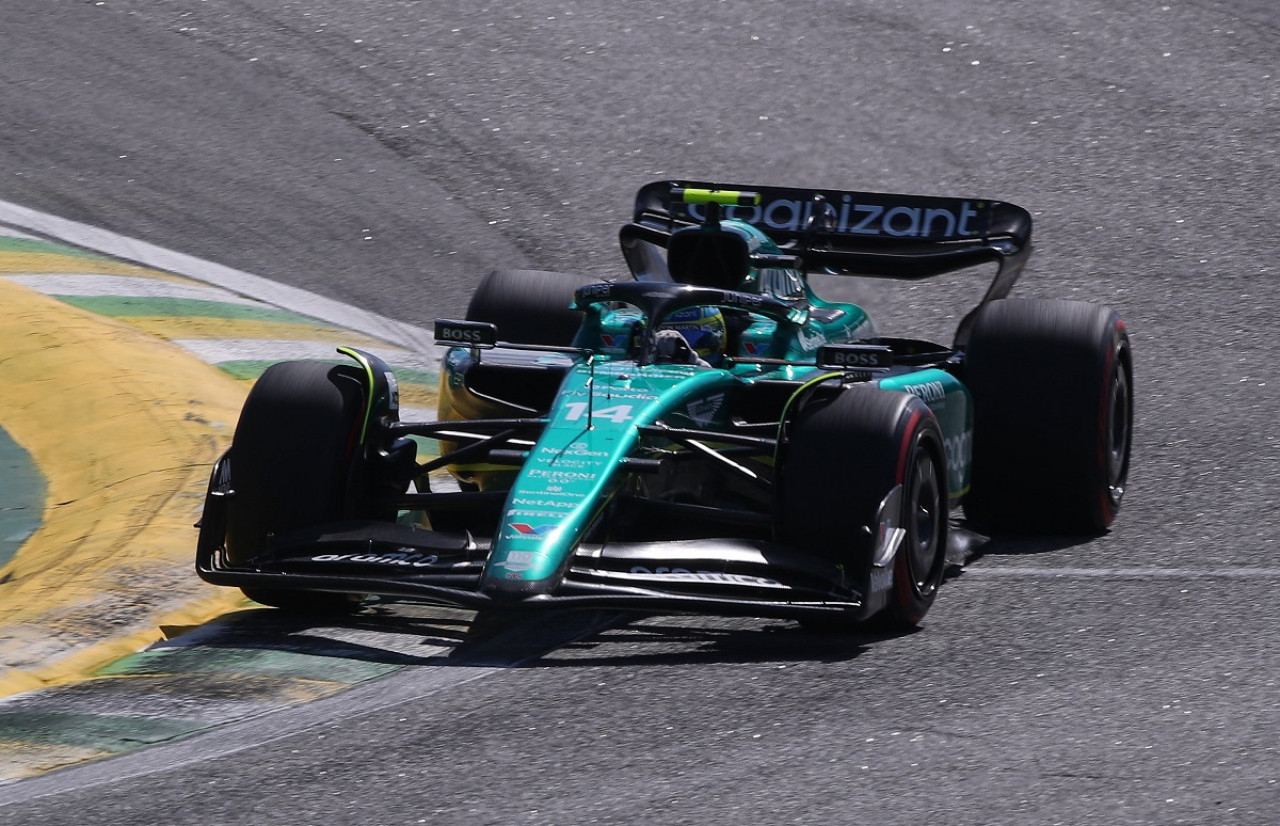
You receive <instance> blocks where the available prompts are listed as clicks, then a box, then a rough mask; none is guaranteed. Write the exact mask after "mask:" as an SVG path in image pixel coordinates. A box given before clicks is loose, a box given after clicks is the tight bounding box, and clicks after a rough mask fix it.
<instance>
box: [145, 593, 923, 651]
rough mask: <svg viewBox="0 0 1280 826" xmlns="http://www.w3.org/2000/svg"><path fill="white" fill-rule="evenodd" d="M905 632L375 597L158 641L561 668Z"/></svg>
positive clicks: (254, 615)
mask: <svg viewBox="0 0 1280 826" xmlns="http://www.w3.org/2000/svg"><path fill="white" fill-rule="evenodd" d="M905 633H907V634H910V633H914V632H910V631H908V632H905ZM903 635H904V633H903V632H893V633H889V632H875V631H864V630H847V631H846V630H831V631H828V630H825V629H822V628H812V627H805V626H802V625H801V624H799V623H797V622H795V621H791V620H763V619H743V620H733V619H726V618H721V617H714V616H707V617H702V616H684V617H682V616H670V615H666V616H659V615H649V614H640V613H633V612H625V613H624V612H613V611H585V610H546V611H539V612H536V613H530V612H496V611H495V612H482V613H479V614H475V613H472V612H469V611H463V610H456V609H449V608H442V607H437V606H430V605H424V604H419V603H409V602H402V601H394V600H381V599H379V598H371V599H369V600H367V601H366V603H365V604H364V605H363V606H362V608H361V609H360V610H359V611H356V612H353V613H351V614H344V615H337V616H334V615H329V616H314V615H307V614H298V613H292V612H289V611H283V610H279V609H275V608H258V607H250V608H245V609H242V610H239V611H234V612H232V613H229V614H224V615H223V616H221V617H218V618H217V619H215V620H213V621H211V622H209V623H206V624H205V625H203V626H200V627H199V628H196V629H194V630H192V631H190V632H188V633H186V634H183V635H182V636H179V637H176V638H175V639H173V640H169V641H166V642H162V643H158V644H157V645H156V646H154V647H184V648H209V649H257V650H270V651H278V652H291V653H299V654H308V655H313V656H327V657H336V658H342V659H350V660H360V661H365V662H371V663H380V664H385V665H400V666H450V667H464V668H474V667H486V668H492V667H505V668H520V667H527V666H536V667H539V668H546V667H556V668H561V667H584V666H590V665H620V666H625V665H637V664H661V665H669V664H681V663H708V662H712V663H768V662H796V661H814V662H839V661H846V660H851V659H853V658H855V657H857V656H859V655H860V654H862V653H863V652H865V651H867V650H870V648H871V647H872V646H874V645H875V644H876V643H877V642H880V641H883V640H887V639H892V638H895V637H899V636H903Z"/></svg>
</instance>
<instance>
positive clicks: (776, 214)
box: [686, 194, 983, 238]
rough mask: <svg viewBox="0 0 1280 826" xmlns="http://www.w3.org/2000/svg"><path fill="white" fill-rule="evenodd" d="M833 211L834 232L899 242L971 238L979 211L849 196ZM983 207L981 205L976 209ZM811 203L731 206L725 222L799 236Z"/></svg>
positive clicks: (693, 209)
mask: <svg viewBox="0 0 1280 826" xmlns="http://www.w3.org/2000/svg"><path fill="white" fill-rule="evenodd" d="M840 201H841V202H840V204H839V205H836V204H831V206H832V207H833V208H834V209H835V211H836V214H835V219H836V220H835V227H834V229H835V231H836V232H843V233H847V234H849V235H890V236H894V237H898V238H957V237H966V236H974V235H977V234H978V230H976V229H973V228H972V227H970V222H971V221H972V220H973V219H974V218H976V217H977V216H978V209H976V208H975V207H974V205H973V204H972V203H971V202H969V201H959V202H956V206H955V207H954V208H951V207H944V206H928V207H925V206H906V205H899V206H892V207H886V206H885V205H884V204H859V203H854V201H853V196H852V195H847V194H846V195H844V196H843V197H842V198H841V199H840ZM977 206H978V207H981V206H983V204H982V203H979V204H978V205H977ZM813 208H814V203H813V202H812V201H798V200H789V199H785V198H783V199H779V200H776V201H769V202H768V203H765V204H761V205H759V206H730V207H726V208H725V210H724V216H723V217H725V218H736V219H738V220H739V221H746V222H747V223H749V224H754V225H755V226H758V227H761V228H762V229H779V230H786V231H788V232H799V231H800V230H802V229H804V227H805V225H806V223H807V222H808V221H809V218H810V216H811V215H812V214H813ZM686 209H688V211H689V215H690V217H692V218H693V219H695V220H697V221H702V220H705V219H704V215H703V212H702V207H701V206H700V205H698V204H689V205H688V206H687V207H686Z"/></svg>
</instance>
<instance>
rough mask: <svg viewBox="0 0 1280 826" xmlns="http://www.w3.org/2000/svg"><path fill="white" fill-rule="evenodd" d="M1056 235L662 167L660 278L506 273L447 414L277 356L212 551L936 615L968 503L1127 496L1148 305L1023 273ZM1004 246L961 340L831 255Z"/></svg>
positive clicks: (566, 595) (320, 366)
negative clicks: (1045, 237) (1126, 309)
mask: <svg viewBox="0 0 1280 826" xmlns="http://www.w3.org/2000/svg"><path fill="white" fill-rule="evenodd" d="M1030 236H1031V217H1030V215H1029V214H1028V213H1027V212H1026V211H1025V210H1023V209H1021V208H1020V207H1017V206H1014V205H1012V204H1008V203H1002V202H999V201H990V200H976V199H952V198H935V197H917V196H906V195H888V194H874V193H866V192H844V191H834V190H814V189H796V188H783V187H767V186H752V187H746V186H731V185H723V184H719V185H718V184H709V183H701V182H688V181H660V182H656V183H652V184H649V185H647V186H645V187H643V188H642V189H641V190H640V191H639V193H638V196H637V199H636V206H635V213H634V217H633V220H632V221H630V222H629V223H627V224H625V225H624V226H623V227H622V230H621V243H622V249H623V252H624V256H625V258H626V261H627V263H628V265H629V267H630V270H631V275H632V278H631V279H629V280H618V281H615V282H603V283H594V282H593V281H592V280H591V279H589V278H585V277H581V276H575V275H569V274H564V273H554V272H539V271H524V270H515V271H497V272H494V273H491V274H490V275H489V276H488V277H487V278H485V279H484V280H483V281H482V282H481V283H480V284H479V286H478V288H477V290H476V292H475V293H474V295H473V297H472V300H471V302H470V305H469V308H468V312H467V317H466V318H465V319H461V320H437V322H436V327H435V335H436V338H437V340H438V342H440V343H443V344H445V345H447V346H448V349H447V351H446V353H447V355H446V356H445V357H444V359H443V365H442V370H441V385H440V388H441V390H440V399H439V409H438V420H437V421H430V422H407V421H401V420H400V416H399V414H400V408H399V404H398V392H397V384H396V379H395V376H394V374H393V372H392V371H391V370H390V369H389V368H388V367H387V365H386V364H385V363H383V362H382V361H381V360H379V359H378V358H377V357H376V356H374V355H373V354H370V353H367V352H362V351H360V350H356V349H349V348H340V350H339V352H341V353H343V354H345V355H346V356H348V357H350V359H351V360H352V362H353V363H352V364H350V365H347V364H329V363H324V362H310V361H300V362H285V363H282V364H277V365H274V366H272V367H271V368H269V369H268V370H267V371H266V372H265V373H264V374H263V375H262V377H261V378H260V379H259V380H258V382H257V383H256V385H255V386H254V388H253V390H252V392H251V393H250V394H249V397H248V399H247V401H246V403H245V406H244V410H243V412H242V413H241V417H240V421H239V424H238V426H237V428H236V431H235V435H234V438H233V442H232V445H231V447H230V449H229V450H228V451H227V453H226V454H225V455H224V456H223V457H222V458H221V459H220V460H219V461H218V462H217V464H216V466H215V467H214V469H213V474H212V478H211V480H210V484H209V491H208V496H207V499H206V503H205V509H204V516H203V519H202V520H201V523H200V538H199V542H198V551H197V569H198V572H199V574H200V576H201V577H203V578H204V579H206V580H208V581H209V582H212V583H216V584H220V585H233V586H239V587H241V588H242V589H243V590H244V592H245V593H246V594H247V595H249V596H250V597H252V598H253V599H255V600H257V601H259V602H262V603H265V604H269V605H274V606H279V607H283V608H291V609H300V610H320V611H323V610H336V609H339V608H342V607H345V606H348V605H349V604H350V603H351V601H352V600H358V599H360V598H362V595H368V594H379V595H386V596H390V597H393V598H411V599H420V600H424V601H428V602H436V603H443V604H449V605H457V606H464V607H469V608H475V609H485V608H504V609H512V608H528V609H533V608H538V607H562V608H574V607H584V608H610V609H621V610H628V609H630V610H637V611H642V612H656V613H697V612H708V613H716V614H727V615H746V616H759V617H790V618H796V619H800V620H801V621H810V620H811V621H814V622H816V623H819V624H827V625H848V626H851V627H854V626H861V625H863V624H866V623H868V622H874V623H876V624H877V625H883V626H885V627H891V628H904V627H910V626H913V625H915V624H917V623H919V622H920V620H921V619H922V618H923V617H924V615H925V612H926V611H927V610H928V609H929V607H930V605H931V604H932V603H933V601H934V597H935V596H936V594H937V591H938V588H939V585H940V583H941V582H942V580H943V576H944V570H945V569H946V567H947V565H948V560H949V556H948V546H949V544H953V543H949V536H950V535H958V534H957V532H956V531H955V528H954V526H953V525H952V524H951V521H952V520H951V514H952V512H953V511H956V512H957V513H958V511H957V510H956V509H957V508H959V507H960V506H961V505H963V508H964V512H965V514H966V516H967V519H968V524H970V525H973V526H975V527H976V528H978V529H981V530H983V531H985V532H993V531H1022V532H1039V533H1043V532H1064V533H1093V532H1099V531H1102V530H1105V529H1106V528H1107V527H1108V526H1109V525H1110V524H1111V522H1112V520H1113V519H1114V518H1115V516H1116V513H1117V510H1118V509H1119V507H1120V504H1121V499H1122V496H1123V493H1124V487H1125V482H1126V478H1127V475H1128V465H1129V445H1130V432H1131V422H1132V414H1131V411H1132V382H1131V376H1132V358H1131V353H1130V344H1129V339H1128V335H1127V333H1126V331H1125V326H1124V324H1123V322H1121V321H1120V319H1119V318H1118V317H1117V316H1116V314H1115V313H1114V312H1112V311H1110V310H1108V309H1107V308H1105V307H1102V306H1098V305H1094V304H1088V303H1082V302H1064V301H1037V300H1014V299H1009V298H1006V296H1007V295H1008V293H1009V291H1010V289H1011V287H1012V286H1013V284H1014V282H1015V280H1016V279H1017V278H1018V275H1019V273H1020V272H1021V270H1022V269H1023V266H1024V264H1025V263H1026V261H1027V258H1028V256H1029V254H1030V246H1029V242H1030ZM990 263H994V264H995V269H996V273H995V277H994V280H993V281H992V283H991V285H990V287H989V288H988V290H987V292H986V294H985V296H984V297H983V299H982V301H981V302H980V304H979V305H978V306H977V307H976V308H974V309H973V310H972V311H971V312H969V313H968V314H967V315H966V316H964V318H963V320H962V321H961V322H960V324H959V327H958V329H957V331H956V334H955V338H954V341H953V342H951V343H950V344H947V345H942V344H932V343H929V342H926V341H920V340H915V339H906V338H893V337H889V336H885V335H883V334H881V333H879V332H878V331H877V330H876V329H875V327H874V326H873V324H872V321H871V319H870V318H869V317H868V315H867V313H866V312H865V311H864V310H863V309H862V308H861V307H859V306H856V305H854V304H848V303H836V302H829V301H824V300H822V299H820V298H819V297H818V296H816V295H815V294H814V293H813V291H812V289H811V288H810V286H809V283H808V278H807V276H808V275H809V274H810V273H814V272H821V273H833V274H846V275H861V276H874V277H888V278H897V279H922V278H928V277H930V276H934V275H937V274H940V273H946V272H951V271H954V270H958V269H962V268H968V267H971V266H973V265H979V264H990ZM419 453H421V454H422V455H421V457H420V456H419ZM952 561H954V557H953V558H952Z"/></svg>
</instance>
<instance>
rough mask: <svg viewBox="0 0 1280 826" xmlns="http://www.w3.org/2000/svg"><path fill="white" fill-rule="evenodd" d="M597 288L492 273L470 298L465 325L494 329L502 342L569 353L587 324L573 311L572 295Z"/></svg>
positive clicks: (561, 277)
mask: <svg viewBox="0 0 1280 826" xmlns="http://www.w3.org/2000/svg"><path fill="white" fill-rule="evenodd" d="M596 283H599V279H595V278H588V277H587V276H585V275H572V274H570V273H564V272H546V271H543V270H494V271H493V272H491V273H489V274H488V275H487V276H485V277H484V280H482V281H481V282H480V286H478V287H476V291H475V293H474V294H473V295H472V296H471V303H470V304H469V305H468V306H467V320H468V321H487V322H489V323H490V324H493V325H496V326H497V328H498V339H499V340H500V341H510V342H512V343H518V344H546V345H556V346H560V347H568V346H569V345H571V344H573V337H574V335H576V334H577V332H578V328H579V327H580V326H582V318H583V313H582V311H581V310H578V309H575V308H574V307H573V293H574V291H575V290H577V289H578V288H579V287H585V286H586V285H588V284H596Z"/></svg>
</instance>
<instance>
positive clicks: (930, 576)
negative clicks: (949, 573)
mask: <svg viewBox="0 0 1280 826" xmlns="http://www.w3.org/2000/svg"><path fill="white" fill-rule="evenodd" d="M912 464H913V467H912V473H911V484H910V491H909V495H908V497H907V501H906V503H905V505H904V509H905V510H906V513H905V514H904V515H905V517H906V519H905V521H906V527H907V547H906V548H905V549H904V551H905V553H906V559H907V567H908V569H909V570H910V572H911V583H912V586H913V587H914V588H915V591H916V593H918V594H920V595H922V596H927V595H928V594H930V593H932V592H933V591H934V590H936V589H937V587H938V576H937V566H938V565H940V564H941V561H940V560H941V558H942V553H941V550H942V549H941V548H940V547H939V545H940V543H941V541H942V520H943V519H945V518H946V516H945V513H946V512H945V510H944V508H943V504H942V485H941V482H940V481H939V477H938V467H937V464H936V463H935V462H934V460H933V456H932V455H931V454H930V452H929V451H928V450H927V449H926V448H925V447H924V446H917V448H916V450H915V455H914V456H913V458H912Z"/></svg>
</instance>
